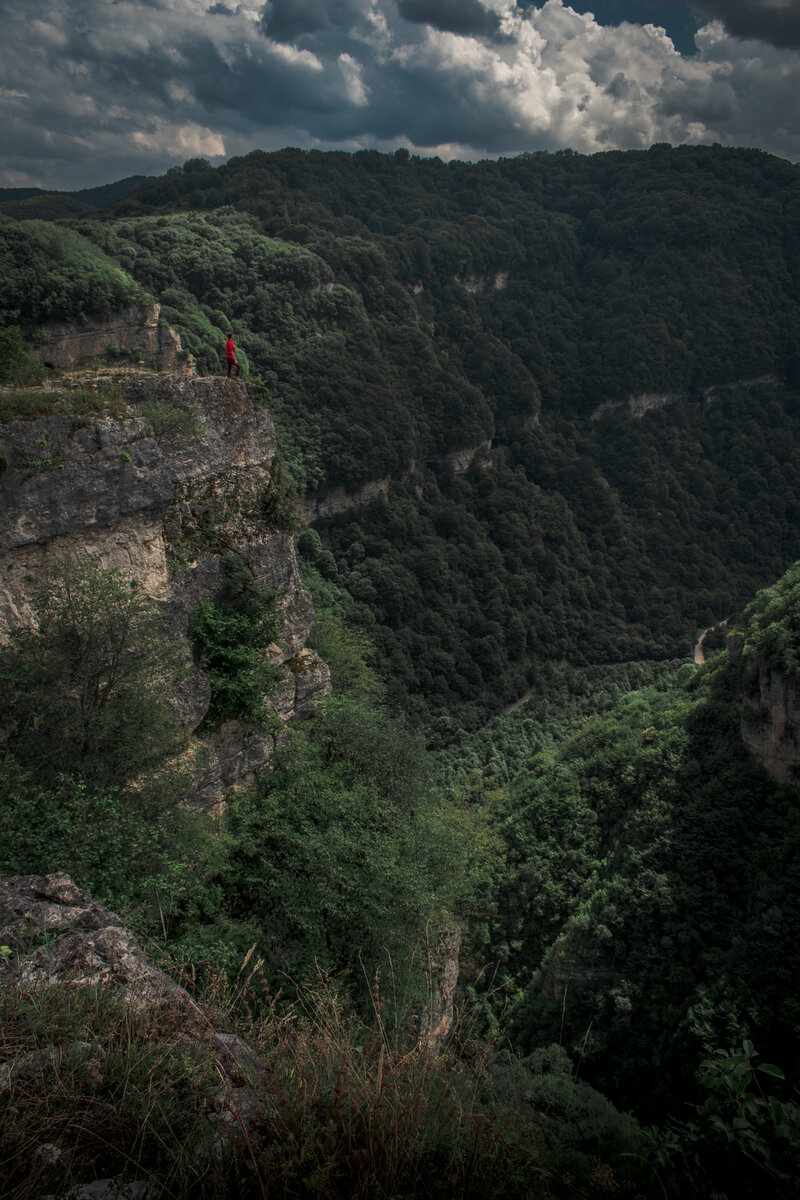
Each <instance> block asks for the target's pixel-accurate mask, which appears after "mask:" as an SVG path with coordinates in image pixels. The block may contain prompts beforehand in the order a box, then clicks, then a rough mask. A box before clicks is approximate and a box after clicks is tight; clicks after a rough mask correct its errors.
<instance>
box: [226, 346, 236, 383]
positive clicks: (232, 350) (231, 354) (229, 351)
mask: <svg viewBox="0 0 800 1200" xmlns="http://www.w3.org/2000/svg"><path fill="white" fill-rule="evenodd" d="M225 357H226V358H227V360H228V379H230V377H231V367H236V378H237V379H238V378H239V364H238V362H237V361H236V347H235V346H234V344H233V336H231V337H229V338H228V340H227V342H226V343H225Z"/></svg>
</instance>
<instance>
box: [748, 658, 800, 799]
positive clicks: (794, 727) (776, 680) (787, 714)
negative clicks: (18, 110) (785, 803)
mask: <svg viewBox="0 0 800 1200" xmlns="http://www.w3.org/2000/svg"><path fill="white" fill-rule="evenodd" d="M741 734H742V741H743V742H744V744H745V745H746V746H747V748H748V750H749V751H750V753H751V754H752V755H753V757H754V758H756V759H757V760H758V761H759V762H760V763H761V765H762V766H763V767H764V768H765V770H766V771H768V773H769V774H770V775H771V776H772V778H773V779H776V780H777V781H778V782H779V783H797V782H798V780H800V687H799V686H798V683H797V681H796V680H795V679H787V678H785V677H784V676H783V675H781V674H780V673H779V672H778V671H776V670H775V669H774V668H773V667H770V666H769V665H768V664H766V663H757V664H756V665H755V669H754V675H753V678H752V681H751V684H750V686H749V688H748V689H747V691H746V692H745V695H744V697H743V700H742V720H741Z"/></svg>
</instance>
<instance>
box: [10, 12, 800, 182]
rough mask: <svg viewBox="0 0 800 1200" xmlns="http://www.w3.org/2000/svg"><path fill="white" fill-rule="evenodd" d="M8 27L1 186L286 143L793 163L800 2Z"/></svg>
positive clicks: (136, 170) (29, 15)
mask: <svg viewBox="0 0 800 1200" xmlns="http://www.w3.org/2000/svg"><path fill="white" fill-rule="evenodd" d="M0 29H1V30H2V39H1V40H0V186H5V187H26V186H37V187H59V188H80V187H87V186H93V185H95V184H99V183H107V182H110V181H112V180H115V179H120V178H122V177H124V176H126V175H131V174H159V173H161V172H163V171H164V170H165V169H166V168H167V167H169V166H171V165H174V164H175V163H181V162H183V161H184V160H185V159H187V158H192V157H195V156H202V157H204V158H208V159H209V160H210V161H211V162H213V163H217V162H221V161H223V160H224V159H225V158H229V157H231V156H232V155H234V154H243V153H247V151H249V150H252V149H255V148H261V149H265V150H273V149H278V148H280V147H282V146H302V147H307V148H311V147H317V148H320V149H338V148H343V149H360V148H362V147H377V148H378V149H381V150H392V149H395V148H396V147H398V146H406V147H408V149H409V150H411V151H412V152H413V153H419V154H425V155H429V154H438V155H439V156H440V157H442V158H454V157H457V158H470V159H475V158H483V157H490V156H492V157H493V156H497V155H511V154H515V153H519V152H520V151H523V150H541V149H545V150H555V149H559V148H561V147H564V146H569V147H572V148H573V149H575V150H579V151H581V152H584V153H591V152H592V151H596V150H608V149H616V148H623V149H627V148H638V147H646V146H649V145H650V144H651V143H653V142H672V143H675V144H677V143H683V142H687V143H698V142H721V143H722V144H723V145H732V146H758V147H761V148H762V149H765V150H769V151H771V152H772V153H774V154H779V155H782V156H784V157H786V158H790V159H793V160H798V159H800V0H702V2H701V0H697V4H696V5H686V4H683V3H678V2H677V0H675V2H674V3H673V2H672V0H599V2H598V3H596V4H591V3H590V0H585V2H583V0H582V2H580V3H576V4H575V5H574V6H569V5H568V4H567V3H565V0H546V3H542V4H541V6H540V7H536V5H535V4H533V3H530V0H266V2H265V0H0Z"/></svg>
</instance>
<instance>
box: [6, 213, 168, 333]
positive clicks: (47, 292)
mask: <svg viewBox="0 0 800 1200" xmlns="http://www.w3.org/2000/svg"><path fill="white" fill-rule="evenodd" d="M149 299H150V297H149V296H148V294H147V292H145V291H144V289H143V288H142V287H141V286H140V285H139V284H138V283H136V282H134V280H133V279H132V278H131V277H130V275H129V274H127V272H126V271H124V270H123V269H122V268H121V267H120V266H119V264H118V263H116V262H114V261H112V259H110V258H108V257H107V256H106V255H105V254H103V252H102V251H101V250H99V249H98V248H97V246H95V245H93V244H92V243H91V242H90V241H87V239H86V238H84V237H81V235H80V234H78V233H75V232H74V231H73V230H71V229H64V228H62V227H61V226H59V225H53V224H50V223H49V222H47V221H19V222H17V221H10V220H6V219H4V218H2V217H0V314H3V315H4V317H5V320H6V321H10V322H17V323H19V324H22V325H34V324H38V323H39V322H42V321H56V320H66V321H70V320H73V321H74V320H76V319H85V317H88V316H90V315H96V316H105V315H107V314H108V313H110V312H114V311H115V310H117V309H121V308H129V307H131V306H133V305H139V304H145V303H147V302H148V301H149Z"/></svg>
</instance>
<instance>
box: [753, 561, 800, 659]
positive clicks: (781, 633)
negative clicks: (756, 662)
mask: <svg viewBox="0 0 800 1200" xmlns="http://www.w3.org/2000/svg"><path fill="white" fill-rule="evenodd" d="M745 617H746V620H747V649H748V651H750V652H752V653H754V654H755V655H757V657H758V658H759V659H760V660H762V661H763V662H767V663H769V664H770V665H771V666H773V667H776V668H777V669H778V671H780V672H781V674H782V675H784V676H785V677H787V678H792V677H795V676H796V675H797V673H798V670H799V669H800V563H795V564H794V566H792V567H790V568H789V570H788V571H787V572H786V574H785V575H783V576H782V577H781V578H780V579H779V580H778V582H777V583H776V584H775V585H774V586H773V587H769V588H765V589H764V591H763V592H760V593H759V594H758V596H757V597H756V599H755V600H754V601H753V602H752V604H749V605H748V607H747V608H746V610H745Z"/></svg>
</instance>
